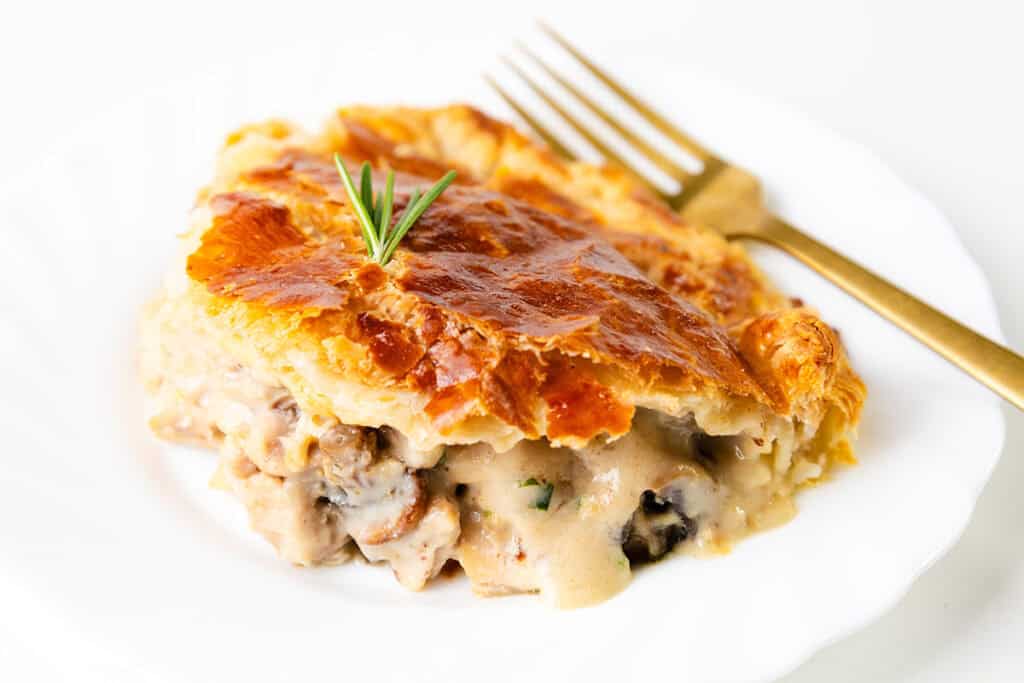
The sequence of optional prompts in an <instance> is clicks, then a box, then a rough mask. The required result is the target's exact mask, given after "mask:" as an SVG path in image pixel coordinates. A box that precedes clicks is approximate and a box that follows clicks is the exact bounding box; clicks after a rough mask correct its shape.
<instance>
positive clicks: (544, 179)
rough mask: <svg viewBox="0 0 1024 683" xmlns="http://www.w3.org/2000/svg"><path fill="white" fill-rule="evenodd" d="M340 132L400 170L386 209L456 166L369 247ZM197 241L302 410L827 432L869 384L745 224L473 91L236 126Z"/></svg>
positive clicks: (211, 280) (360, 416)
mask: <svg viewBox="0 0 1024 683" xmlns="http://www.w3.org/2000/svg"><path fill="white" fill-rule="evenodd" d="M335 151H337V152H340V153H341V154H342V156H343V157H344V158H345V159H346V160H347V162H348V165H349V167H350V169H352V170H353V171H355V170H356V169H357V166H358V164H359V163H361V162H362V161H364V160H368V161H369V162H370V163H371V164H372V165H373V167H374V170H375V181H376V182H375V184H376V185H377V186H378V187H380V186H382V181H383V172H384V171H385V170H386V169H394V170H395V171H396V172H397V183H396V214H397V213H398V212H399V211H400V209H401V208H402V207H403V206H404V204H405V202H406V201H407V199H408V196H409V193H410V192H411V190H412V189H413V188H414V187H417V186H418V187H424V188H425V187H426V186H428V185H429V184H430V182H431V181H433V180H434V179H436V178H438V177H439V176H440V175H442V174H443V173H444V172H446V171H447V170H449V169H453V168H454V169H455V170H456V171H457V172H458V179H457V180H456V184H454V185H452V186H451V187H450V188H449V189H448V190H447V191H446V192H445V193H444V194H443V195H442V196H441V198H440V199H439V200H437V201H436V202H435V203H434V204H433V205H432V206H431V208H430V209H428V210H427V212H426V213H425V214H424V215H423V216H422V218H420V220H419V221H418V222H417V223H416V225H415V226H414V227H413V229H412V231H411V232H410V233H409V234H408V235H407V237H406V238H405V240H404V241H403V242H402V246H401V247H400V248H399V249H398V251H397V252H396V254H395V257H394V259H393V261H392V262H391V263H389V264H388V265H387V266H385V267H383V268H381V267H380V266H378V265H376V264H375V263H372V262H370V261H369V260H368V259H367V258H366V256H365V255H366V252H365V249H364V246H363V243H362V239H361V237H360V233H359V229H358V224H357V223H356V219H355V215H354V213H353V211H352V208H351V206H350V204H349V201H348V198H347V196H346V194H345V191H344V189H343V187H342V185H341V182H340V179H339V177H338V174H337V171H336V170H335V168H334V166H333V163H332V162H331V154H332V153H333V152H335ZM188 243H189V247H188V249H189V251H190V253H189V255H188V257H187V267H186V270H187V273H188V276H189V278H190V281H191V285H190V286H189V287H190V291H189V296H190V297H191V299H192V301H193V302H194V303H195V304H197V305H198V306H199V308H200V309H201V310H202V311H203V315H204V316H205V317H206V319H207V322H208V323H209V324H210V325H211V327H212V329H215V330H217V331H218V334H220V335H222V337H223V338H224V340H225V343H227V344H228V345H229V346H232V347H233V350H234V352H235V353H236V354H238V355H239V356H241V357H242V358H243V359H244V360H245V361H246V362H249V363H253V364H256V365H259V366H260V367H261V368H263V369H268V370H269V371H270V372H272V373H274V374H275V376H277V377H278V378H280V379H281V381H283V382H284V383H285V384H286V385H287V386H288V388H289V389H291V390H292V392H293V393H294V394H295V395H296V398H297V400H299V402H300V404H302V405H303V407H304V408H305V409H307V410H310V411H313V413H314V414H316V413H322V414H332V413H333V414H335V415H337V417H339V419H341V420H343V421H346V422H351V423H355V424H379V423H384V422H387V423H391V424H392V426H395V427H396V428H398V429H400V430H402V431H404V432H406V433H407V434H408V435H409V436H410V437H411V438H413V440H414V441H416V442H418V443H420V444H430V443H441V442H449V443H458V442H471V441H477V440H488V441H491V442H492V443H494V444H495V445H496V446H498V447H506V446H509V445H511V444H512V443H514V441H515V440H517V439H520V438H531V439H533V438H539V437H542V436H543V437H547V438H549V439H550V440H552V441H553V442H556V443H562V444H567V445H579V444H582V443H584V442H586V441H588V440H589V439H591V438H593V437H594V436H596V435H599V434H602V433H604V434H608V435H610V436H616V435H620V434H623V433H625V432H626V431H628V430H629V428H630V422H631V419H632V416H633V414H634V411H635V409H636V408H637V407H639V406H643V407H650V408H654V409H658V410H663V411H665V412H668V413H673V414H679V415H683V414H687V413H690V412H694V413H696V414H697V416H698V420H700V421H701V422H703V423H704V425H703V426H704V427H705V428H706V429H708V430H709V431H728V430H733V429H736V428H737V425H741V426H743V427H744V428H746V429H748V430H753V431H757V430H758V429H759V428H760V429H767V425H768V423H769V421H771V420H772V419H775V418H782V419H785V420H789V421H793V422H795V423H804V424H807V425H809V426H811V428H812V430H813V429H814V428H816V427H817V425H819V424H821V423H822V420H823V419H824V418H825V417H826V415H829V416H830V420H829V424H830V425H832V427H831V429H832V431H834V432H835V437H836V438H840V439H841V438H842V437H843V435H844V434H845V433H846V432H847V431H848V430H849V429H851V428H852V427H853V426H854V424H855V423H856V420H857V415H858V412H859V409H860V406H861V403H862V400H863V397H864V388H863V385H862V383H861V382H860V380H859V379H858V378H857V377H856V375H855V374H854V373H853V371H852V370H851V369H850V367H849V364H848V362H847V359H846V355H845V353H844V351H843V348H842V346H841V344H840V342H839V339H838V337H837V335H836V333H835V332H834V331H833V330H832V329H831V328H830V327H829V326H828V325H826V324H825V323H824V322H822V321H821V320H820V319H819V318H818V317H816V315H815V314H814V313H813V312H811V311H809V310H807V309H806V308H803V307H800V306H797V305H794V303H793V302H791V301H790V300H789V299H786V298H784V297H782V296H780V295H779V294H778V293H777V292H775V291H774V290H773V289H772V288H771V287H770V286H769V285H768V284H767V283H766V282H765V280H764V279H763V277H762V276H761V275H760V274H759V273H758V271H757V269H756V268H755V267H754V266H753V265H752V263H751V261H750V260H749V258H748V257H747V255H746V253H745V252H744V251H743V249H742V248H741V247H739V246H737V245H732V244H729V243H727V242H726V241H725V240H724V239H722V238H721V237H720V236H719V235H717V234H716V233H713V232H712V231H710V230H707V229H704V228H702V227H701V226H699V225H693V224H690V223H687V222H685V221H684V220H683V219H681V218H680V217H679V216H678V215H676V214H674V213H672V212H671V211H669V210H668V209H667V208H666V207H665V206H663V205H662V204H660V203H659V202H658V201H657V199H656V198H654V197H653V196H652V195H651V194H650V193H648V192H647V191H646V190H645V189H644V188H642V187H640V186H638V185H637V184H635V183H634V182H633V181H632V180H631V179H629V178H628V177H627V176H625V175H624V174H623V173H621V172H619V171H617V170H615V169H612V168H607V167H598V166H594V165H590V164H584V163H567V162H564V161H562V160H560V159H558V158H556V157H555V156H554V155H553V154H552V153H551V152H549V151H548V150H547V149H545V148H542V147H539V146H537V145H536V144H534V143H533V142H531V141H529V140H528V139H527V138H525V137H524V136H523V135H521V134H520V133H518V132H517V131H516V130H515V129H513V128H512V127H511V126H509V125H507V124H505V123H501V122H499V121H496V120H494V119H492V118H490V117H488V116H486V115H485V114H483V113H481V112H479V111H477V110H475V109H473V108H470V107H467V106H451V107H445V108H441V109H410V108H387V109H380V108H367V107H353V108H347V109H342V110H340V111H338V112H337V114H336V115H335V116H334V117H333V118H332V119H331V120H330V121H329V122H328V124H327V126H326V128H325V129H324V131H323V132H321V133H319V134H308V133H305V132H303V131H301V130H299V129H297V128H296V127H293V126H292V125H290V124H286V123H283V122H277V121H272V122H268V123H264V124H259V125H254V126H248V127H246V128H243V129H241V130H239V131H237V132H235V133H233V134H232V135H231V136H230V137H229V138H228V140H227V143H226V145H225V148H224V150H223V151H222V153H221V157H220V161H219V165H218V172H217V177H216V179H215V180H214V182H213V183H212V184H211V186H209V187H208V188H206V189H205V190H204V191H203V192H202V193H201V194H200V197H199V202H198V210H197V213H196V224H195V226H194V229H193V231H192V233H191V235H190V239H189V240H188ZM830 440H831V439H830Z"/></svg>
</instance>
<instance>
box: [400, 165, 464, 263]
mask: <svg viewBox="0 0 1024 683" xmlns="http://www.w3.org/2000/svg"><path fill="white" fill-rule="evenodd" d="M453 180H455V171H448V172H447V173H445V174H444V177H443V178H441V179H440V180H438V181H437V182H436V183H434V186H433V187H432V188H430V190H428V191H427V193H426V194H425V195H423V196H422V197H420V198H419V200H418V201H417V202H416V203H415V204H414V205H413V206H412V208H411V209H408V210H406V212H405V213H404V214H403V215H402V222H401V224H399V225H397V226H395V233H394V236H393V237H392V239H391V240H390V244H388V246H387V247H386V248H385V249H384V260H383V262H384V263H387V262H388V261H389V260H391V255H392V254H393V253H394V252H395V249H397V248H398V243H399V242H400V241H401V240H402V238H403V237H405V233H407V232H409V228H411V227H412V224H413V223H415V222H416V221H417V220H419V217H420V216H422V215H423V212H424V211H426V210H427V207H428V206H430V205H431V204H433V203H434V200H435V199H437V198H438V197H439V196H441V193H442V192H444V191H445V189H447V187H448V186H449V185H451V184H452V181H453Z"/></svg>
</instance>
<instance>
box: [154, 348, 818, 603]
mask: <svg viewBox="0 0 1024 683" xmlns="http://www.w3.org/2000/svg"><path fill="white" fill-rule="evenodd" d="M177 341H178V342H179V343H174V344H171V345H163V346H162V347H161V348H162V349H163V351H162V354H161V355H160V357H159V358H158V359H156V360H155V362H153V363H151V365H150V367H149V368H148V370H149V372H148V382H149V388H150V392H151V394H152V395H153V397H154V401H153V403H152V405H151V408H152V417H151V420H150V422H151V425H152V426H153V428H154V430H155V431H156V432H157V433H158V434H160V435H161V436H163V437H165V438H170V439H176V440H186V441H191V442H197V441H198V442H201V443H204V444H207V445H210V446H214V447H218V448H219V449H220V452H221V462H220V465H219V467H218V471H217V474H216V475H215V477H214V484H215V485H217V486H220V487H221V488H224V489H226V490H229V491H232V492H233V493H234V494H235V495H236V496H237V497H238V498H239V499H241V500H242V502H243V503H244V504H245V505H246V507H247V509H248V511H249V516H250V521H251V524H252V526H253V528H254V529H255V530H256V531H258V532H259V533H261V534H262V535H263V536H265V537H266V538H267V539H268V540H269V541H270V542H271V543H272V544H273V545H274V546H275V547H276V548H277V550H278V552H279V553H280V554H281V555H282V556H283V557H284V558H285V559H287V560H289V561H291V562H294V563H296V564H300V565H315V564H332V563H337V562H342V561H345V560H346V559H348V558H349V557H350V556H351V555H352V551H353V550H354V549H355V548H358V551H359V552H360V553H361V554H362V555H363V556H365V557H366V558H367V559H369V560H371V561H375V562H376V561H380V562H387V563H389V564H390V565H391V567H392V569H393V571H394V572H395V575H396V577H397V578H398V580H399V581H400V582H401V583H402V584H403V585H405V586H407V587H409V588H413V589H418V588H421V587H422V586H424V585H425V584H426V582H427V581H429V580H430V579H431V578H432V577H434V576H436V575H437V574H438V573H439V572H440V570H441V569H442V567H443V566H444V564H445V563H446V562H447V561H448V560H450V559H454V560H456V561H458V563H459V564H460V565H461V566H462V567H463V569H464V570H465V572H466V574H467V575H468V577H469V579H470V580H471V582H472V584H473V587H474V589H475V590H476V591H477V592H478V593H482V594H486V595H497V594H504V593H513V592H541V593H542V594H544V595H545V596H546V597H548V598H549V599H550V600H551V601H552V602H554V603H555V604H558V605H561V606H567V607H568V606H580V605H586V604H592V603H594V602H599V601H600V600H603V599H606V598H607V597H609V596H611V595H613V594H615V593H616V592H618V591H620V590H621V589H622V588H624V587H625V585H626V584H627V583H628V581H629V578H630V572H631V568H635V567H636V566H637V565H639V564H643V563H646V562H650V561H653V560H657V559H659V558H660V557H662V556H664V555H666V554H668V553H670V552H672V551H675V550H684V551H685V552H691V553H697V554H704V553H714V552H720V551H722V550H723V549H726V548H728V546H729V544H730V543H731V542H732V541H734V540H736V539H738V538H740V537H742V536H744V535H746V534H747V533H748V532H749V531H750V530H753V529H758V528H764V527H767V526H772V525H774V524H777V523H779V522H781V521H785V520H786V519H788V518H789V517H790V516H791V515H792V512H793V506H792V503H791V497H790V494H791V493H792V492H793V490H794V489H795V487H796V486H797V485H799V484H800V483H801V482H802V481H804V480H807V479H813V478H815V477H818V476H820V475H821V474H822V472H823V469H824V467H825V465H826V463H825V462H824V459H823V457H822V458H819V460H817V461H811V460H808V459H806V458H805V457H803V456H800V455H796V456H794V455H793V454H792V453H791V452H790V450H791V449H790V447H788V446H787V445H786V444H784V443H783V441H784V440H785V439H783V438H781V437H780V438H778V439H777V440H776V441H774V442H772V443H765V442H764V441H763V440H762V439H756V438H751V437H748V436H743V435H734V436H709V435H707V434H705V433H704V432H703V431H701V430H700V429H699V428H698V426H697V425H696V423H695V422H694V420H693V419H692V418H685V419H678V418H669V417H666V416H664V415H661V414H659V413H656V412H653V411H647V410H639V411H638V412H637V415H636V417H635V418H634V422H633V428H632V430H631V431H630V432H629V433H628V434H626V435H624V436H622V437H620V438H618V439H615V440H607V439H603V440H602V439H596V440H594V441H593V442H592V443H591V444H590V445H589V446H587V447H586V448H582V449H578V450H572V449H568V448H556V447H553V446H552V445H550V444H549V443H548V442H547V441H544V440H535V441H530V440H524V441H520V442H519V443H518V444H517V445H516V446H514V447H513V448H512V449H510V450H508V451H505V452H502V453H497V452H495V451H494V449H493V448H491V447H490V446H488V445H486V444H483V443H477V444H472V445H452V446H448V447H444V448H438V449H435V450H432V451H428V452H425V451H418V450H416V449H415V448H413V447H412V446H411V444H410V443H409V442H408V441H407V440H406V439H405V437H403V436H402V434H400V433H399V432H398V431H396V430H394V429H391V428H389V427H386V426H385V427H381V428H371V427H364V426H350V425H344V424H341V423H340V422H339V421H338V420H336V419H334V418H333V417H331V416H323V415H307V414H304V412H303V411H302V410H301V408H300V407H299V406H298V405H297V404H296V402H295V401H294V400H293V399H292V397H291V396H290V395H289V393H288V392H287V390H286V389H284V388H283V387H281V386H279V385H277V384H275V383H274V382H273V381H272V380H270V379H268V378H265V377H258V376H256V375H255V374H254V373H253V372H251V371H250V370H248V369H246V368H244V367H242V366H240V365H239V364H237V363H235V362H234V361H232V360H231V359H229V358H226V357H223V356H219V355H218V354H217V353H216V352H204V351H203V345H202V344H199V343H187V340H177ZM193 341H195V340H193ZM207 350H208V349H207ZM150 360H151V361H153V360H154V359H152V358H151V359H150ZM788 441H790V442H792V441H793V437H792V435H789V438H788ZM808 450H810V449H808ZM819 451H820V449H819Z"/></svg>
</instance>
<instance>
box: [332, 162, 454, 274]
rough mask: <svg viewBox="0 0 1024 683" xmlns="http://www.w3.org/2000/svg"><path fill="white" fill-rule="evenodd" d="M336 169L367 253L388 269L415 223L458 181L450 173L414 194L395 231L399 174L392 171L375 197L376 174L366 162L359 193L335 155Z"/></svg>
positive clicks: (346, 169)
mask: <svg viewBox="0 0 1024 683" xmlns="http://www.w3.org/2000/svg"><path fill="white" fill-rule="evenodd" d="M334 165H335V166H337V168H338V174H339V175H340V176H341V181H342V184H343V185H344V186H345V192H346V193H348V198H349V201H350V202H351V203H352V209H353V210H354V211H355V212H356V218H358V219H359V230H360V232H361V233H362V235H363V241H364V242H365V243H366V253H367V254H368V255H369V257H370V258H371V259H372V260H374V261H376V262H377V263H379V264H380V265H382V266H383V265H386V264H387V263H388V261H390V260H391V257H392V256H393V255H394V253H395V249H397V248H398V243H399V242H401V241H402V238H403V237H405V234H406V233H407V232H409V229H410V228H412V226H413V223H415V222H416V221H417V220H419V217H420V216H422V215H423V212H424V211H426V210H427V208H428V207H429V206H430V205H431V204H432V203H433V202H434V200H436V199H437V198H438V197H439V196H440V195H441V193H442V192H444V191H445V188H447V187H448V186H449V185H451V183H452V181H453V180H454V179H455V171H449V172H448V173H446V174H445V175H444V177H443V178H441V179H440V180H438V181H437V182H436V183H434V186H433V187H431V188H430V190H428V191H427V193H426V194H423V195H421V194H420V190H419V188H416V189H414V190H413V191H412V195H411V196H410V197H409V202H408V204H406V207H405V210H404V211H402V215H401V216H400V217H399V218H398V222H397V223H396V224H395V227H394V228H393V229H392V227H391V217H392V214H393V213H394V202H395V173H394V171H388V174H387V177H386V180H385V185H384V191H383V192H378V193H377V194H376V197H374V192H373V173H372V169H371V168H370V164H369V162H363V165H362V168H361V169H360V173H359V175H360V178H359V190H358V191H357V190H356V186H355V183H354V182H352V176H351V175H349V172H348V168H346V166H345V163H344V162H343V161H342V160H341V156H340V155H338V154H335V155H334Z"/></svg>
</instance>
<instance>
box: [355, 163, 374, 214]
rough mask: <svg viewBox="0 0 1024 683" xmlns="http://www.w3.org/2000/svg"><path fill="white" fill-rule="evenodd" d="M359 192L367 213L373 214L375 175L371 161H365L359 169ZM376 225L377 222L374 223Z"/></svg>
mask: <svg viewBox="0 0 1024 683" xmlns="http://www.w3.org/2000/svg"><path fill="white" fill-rule="evenodd" d="M359 176H360V178H359V192H360V194H361V196H362V198H363V206H365V207H366V211H367V213H369V214H370V215H373V176H372V175H371V171H370V162H369V161H364V162H363V165H362V167H361V168H360V169H359ZM374 225H376V223H374Z"/></svg>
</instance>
